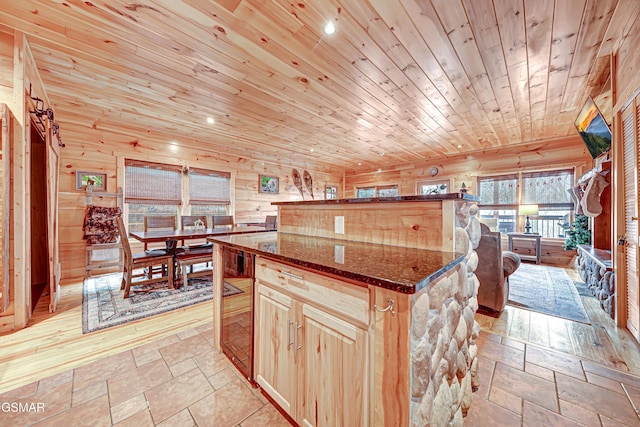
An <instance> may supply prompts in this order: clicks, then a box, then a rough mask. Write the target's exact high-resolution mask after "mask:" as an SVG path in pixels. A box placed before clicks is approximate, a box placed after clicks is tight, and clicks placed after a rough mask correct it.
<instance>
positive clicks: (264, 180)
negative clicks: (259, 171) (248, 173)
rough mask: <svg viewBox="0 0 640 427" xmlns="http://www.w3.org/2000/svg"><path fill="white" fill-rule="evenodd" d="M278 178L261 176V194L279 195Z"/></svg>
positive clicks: (259, 185) (259, 186)
mask: <svg viewBox="0 0 640 427" xmlns="http://www.w3.org/2000/svg"><path fill="white" fill-rule="evenodd" d="M278 187H279V185H278V177H277V176H269V175H260V179H259V181H258V188H259V189H260V192H261V193H269V194H278Z"/></svg>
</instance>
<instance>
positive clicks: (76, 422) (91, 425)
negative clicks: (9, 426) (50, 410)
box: [16, 395, 111, 427]
mask: <svg viewBox="0 0 640 427" xmlns="http://www.w3.org/2000/svg"><path fill="white" fill-rule="evenodd" d="M16 425H18V424H16ZM33 426H34V427H44V426H46V427H69V426H73V427H103V426H104V427H110V426H111V417H110V416H109V399H108V398H107V396H106V395H105V396H102V397H99V398H97V399H94V400H90V401H88V402H85V403H83V404H82V405H78V406H76V407H75V408H71V409H69V410H68V411H64V412H61V413H59V414H57V415H55V416H53V417H51V418H47V419H46V420H43V421H41V422H40V423H36V424H34V425H33Z"/></svg>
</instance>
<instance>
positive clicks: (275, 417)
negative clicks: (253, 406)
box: [240, 405, 291, 427]
mask: <svg viewBox="0 0 640 427" xmlns="http://www.w3.org/2000/svg"><path fill="white" fill-rule="evenodd" d="M240 426H241V427H265V426H269V427H291V424H290V423H289V421H288V420H287V419H286V418H285V417H284V415H282V414H281V413H280V412H278V410H277V409H276V408H274V407H273V406H271V405H267V406H263V407H262V408H261V409H259V410H258V411H257V412H256V413H255V414H253V415H251V416H250V417H249V418H247V419H246V420H244V421H243V422H242V424H240Z"/></svg>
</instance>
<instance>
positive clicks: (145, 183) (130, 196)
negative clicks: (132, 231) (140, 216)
mask: <svg viewBox="0 0 640 427" xmlns="http://www.w3.org/2000/svg"><path fill="white" fill-rule="evenodd" d="M181 179H182V168H181V167H180V166H177V165H167V164H163V163H153V162H145V161H140V160H131V159H125V161H124V191H125V197H124V201H125V203H136V204H157V205H179V204H180V203H181V202H182V185H181Z"/></svg>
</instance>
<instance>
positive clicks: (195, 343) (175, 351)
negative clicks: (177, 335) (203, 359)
mask: <svg viewBox="0 0 640 427" xmlns="http://www.w3.org/2000/svg"><path fill="white" fill-rule="evenodd" d="M204 352H209V353H210V354H213V347H212V346H211V344H209V342H207V340H206V339H204V337H203V336H202V335H200V334H197V335H194V336H191V337H188V338H186V339H184V340H180V341H178V342H175V343H173V344H170V345H168V346H165V347H162V348H161V349H160V354H161V355H162V357H163V358H164V360H165V361H166V362H167V365H169V366H171V365H175V364H176V363H178V362H181V361H183V360H185V359H188V358H189V357H193V356H196V355H198V354H202V353H204Z"/></svg>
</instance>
